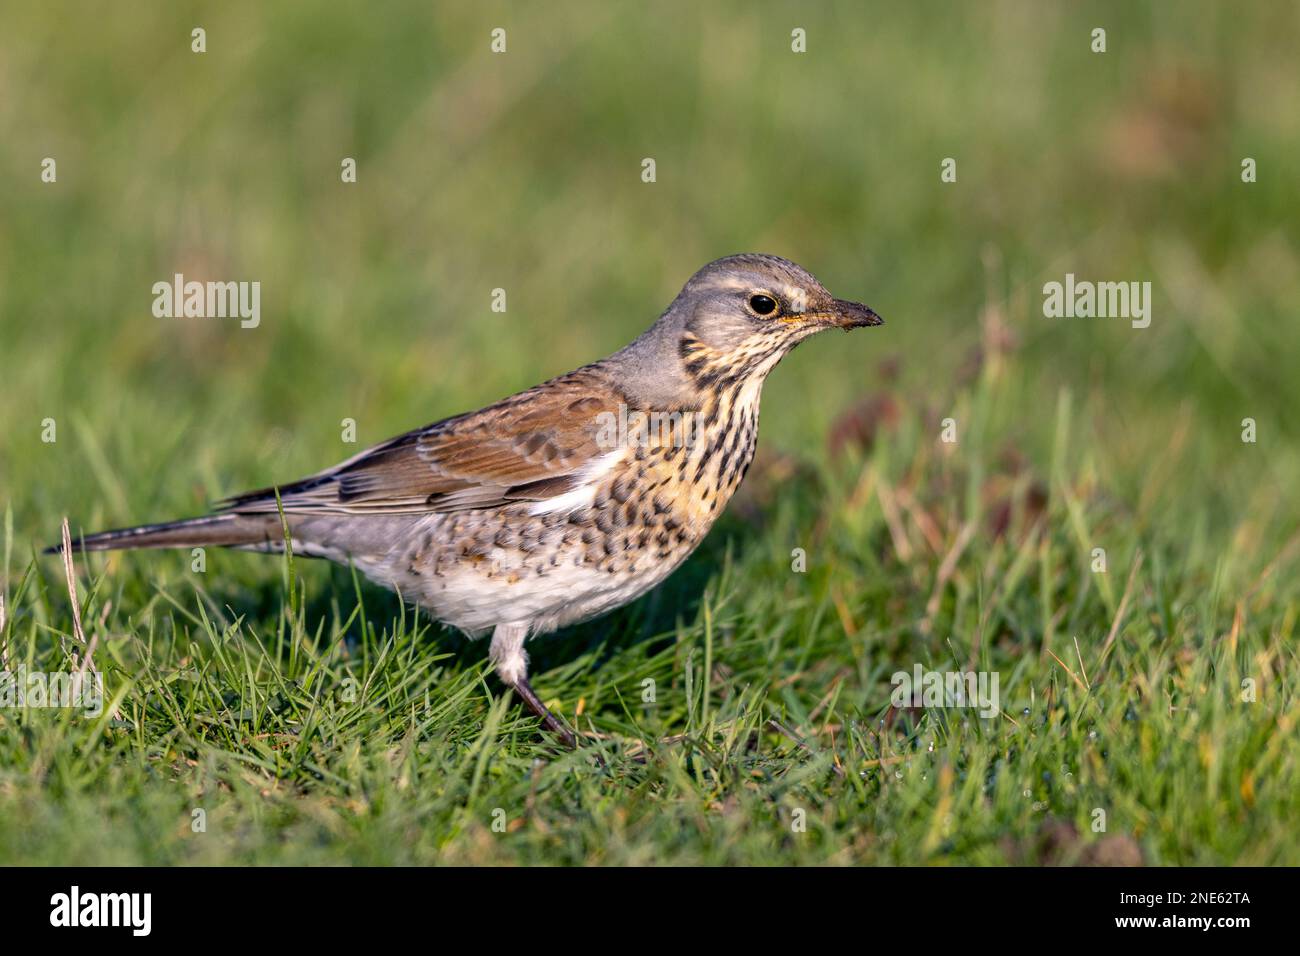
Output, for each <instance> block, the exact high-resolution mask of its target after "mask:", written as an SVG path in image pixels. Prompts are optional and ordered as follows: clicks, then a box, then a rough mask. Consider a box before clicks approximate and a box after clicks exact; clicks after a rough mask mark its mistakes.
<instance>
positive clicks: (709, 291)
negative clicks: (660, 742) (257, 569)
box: [46, 253, 883, 748]
mask: <svg viewBox="0 0 1300 956" xmlns="http://www.w3.org/2000/svg"><path fill="white" fill-rule="evenodd" d="M882 324H883V321H882V319H881V318H880V316H879V315H877V314H876V313H875V312H874V311H872V310H871V309H870V308H868V307H867V306H865V305H862V304H860V303H858V302H852V301H848V300H844V299H837V298H835V297H834V296H832V295H831V294H830V293H829V292H828V291H827V290H826V288H825V287H824V286H823V285H822V284H821V283H820V282H818V281H817V279H815V278H814V277H813V276H812V274H811V273H809V272H807V271H806V270H805V269H803V268H802V267H800V266H798V265H796V264H795V263H794V262H791V261H790V260H788V259H783V258H781V257H779V256H773V255H762V254H756V253H745V254H740V255H733V256H727V257H725V258H721V259H717V260H715V261H713V262H710V263H709V264H708V265H705V266H704V267H703V268H701V269H700V270H699V271H698V272H696V273H695V274H694V275H693V276H691V278H690V279H689V280H688V281H687V282H686V284H685V285H684V286H683V287H682V289H681V291H680V292H679V293H678V295H677V296H676V298H674V299H673V301H672V302H671V304H669V306H668V308H667V309H665V310H664V311H663V313H662V314H660V316H659V318H658V319H657V320H656V321H655V322H654V323H653V324H652V325H651V326H650V327H649V328H648V329H647V330H646V331H645V332H643V333H642V334H641V335H640V336H639V337H637V338H636V339H635V340H634V341H633V342H632V343H631V344H629V345H627V346H625V347H624V348H622V349H620V350H618V351H617V352H615V353H613V354H612V355H610V356H608V357H606V358H603V359H600V360H599V361H596V362H592V363H591V364H589V365H585V366H583V367H581V368H578V369H576V370H575V371H572V372H569V373H567V374H564V375H560V376H559V377H557V378H553V379H551V380H549V381H547V382H545V383H543V384H541V385H537V386H535V387H533V388H530V389H527V390H526V391H522V392H519V393H518V394H515V395H511V396H509V397H507V398H503V399H501V400H500V401H497V402H495V403H493V404H491V405H488V406H486V407H484V408H481V409H479V410H478V411H473V412H468V413H465V414H462V415H456V416H454V417H451V418H446V419H443V420H441V421H438V422H435V423H434V424H431V425H427V426H425V427H423V428H417V429H415V430H413V431H409V432H406V433H405V434H402V435H398V436H397V437H395V438H391V439H389V440H388V441H385V442H382V443H380V444H378V445H375V446H374V447H372V448H369V449H367V450H365V451H363V452H361V453H360V454H357V455H355V456H353V457H351V458H349V459H348V460H346V461H344V462H342V463H340V464H337V465H335V466H334V467H332V468H328V469H326V470H324V471H321V472H318V473H317V474H314V475H311V476H310V477H307V478H303V479H301V480H298V481H293V482H290V483H288V484H282V485H272V486H270V487H267V488H263V489H260V490H257V491H251V492H247V493H244V494H239V495H235V496H233V497H230V498H227V499H225V500H223V501H220V502H217V504H216V505H215V507H214V510H213V511H212V513H210V514H207V515H203V516H200V517H196V518H187V519H183V520H179V521H168V522H164V523H161V524H148V525H142V526H138V527H131V528H124V529H119V530H112V531H102V532H99V533H97V534H90V535H85V536H83V537H80V538H79V539H77V540H76V541H75V542H74V543H73V545H72V547H73V550H74V551H108V550H114V549H125V548H195V547H209V546H212V547H217V546H220V547H226V548H238V549H243V550H250V551H259V552H265V553H283V551H284V549H285V548H286V546H287V547H288V548H289V549H290V550H291V551H292V553H293V554H295V555H304V556H307V557H315V558H325V559H329V560H332V561H335V562H339V563H341V564H345V565H347V564H350V565H352V566H354V567H356V568H357V569H358V570H360V571H361V572H362V573H363V574H364V575H365V576H366V577H368V578H369V579H370V580H372V581H374V582H376V583H377V584H379V585H382V586H384V587H387V588H389V589H391V590H394V591H396V592H397V593H398V594H399V595H401V596H402V597H403V599H404V600H411V601H413V602H414V603H415V604H417V605H418V606H420V607H421V608H423V609H424V610H425V611H427V612H428V613H429V614H430V615H431V616H432V617H434V618H435V619H437V620H438V621H440V622H442V623H443V624H444V625H448V626H450V627H452V628H456V629H459V630H460V631H462V632H463V633H464V634H466V635H467V636H469V637H471V638H478V637H482V636H485V635H487V634H489V633H490V634H491V641H490V644H489V650H488V657H489V660H490V661H491V663H492V665H493V668H494V670H495V672H496V674H497V675H498V676H499V677H500V678H501V680H502V682H503V683H504V684H505V685H507V686H508V687H509V688H511V689H512V690H513V691H514V692H515V694H517V695H518V697H519V698H520V700H521V701H522V703H523V704H524V705H525V706H527V707H528V709H529V710H531V711H532V712H533V714H534V715H535V716H536V717H537V718H538V719H539V721H540V725H541V726H542V727H544V728H545V729H546V730H547V731H549V732H551V733H553V734H554V735H555V736H557V737H558V738H559V739H560V740H561V741H562V742H563V743H564V744H565V745H566V746H567V747H569V748H573V747H575V746H576V745H577V741H576V737H575V736H574V734H573V732H572V731H571V730H570V729H569V727H568V726H567V725H566V724H565V723H564V722H563V721H562V720H560V719H559V718H557V717H556V716H555V715H554V714H552V713H551V711H550V710H549V709H548V708H547V707H546V706H545V704H543V703H542V701H541V700H540V699H539V698H538V696H537V694H536V693H535V692H534V691H533V688H532V686H531V684H530V683H529V680H528V655H527V653H526V652H525V649H524V644H525V641H527V640H528V639H530V638H532V637H535V636H538V635H542V634H548V633H551V632H553V631H556V630H558V629H560V628H563V627H566V626H569V625H572V624H577V623H580V622H583V621H587V620H590V619H592V618H595V617H598V616H600V615H603V614H605V613H608V612H610V611H613V610H615V609H617V608H619V607H622V606H623V605H626V604H628V603H629V602H631V601H633V600H635V599H636V598H638V597H640V596H641V595H643V594H645V593H646V592H647V591H649V590H651V589H652V588H654V587H655V586H656V585H658V584H659V583H660V582H662V581H663V580H664V579H665V578H666V577H668V575H670V574H671V573H672V572H673V571H674V570H675V569H676V568H677V567H679V566H680V565H681V564H682V562H683V561H685V560H686V558H687V557H688V556H689V555H690V554H691V552H692V551H694V550H695V548H696V547H697V546H698V545H699V544H700V542H701V540H703V538H704V537H705V535H706V534H707V533H708V531H709V530H710V528H711V527H712V526H713V524H714V521H715V520H716V519H717V518H718V516H719V514H720V513H721V512H722V510H723V509H724V508H725V506H726V504H727V502H728V501H729V499H730V498H731V496H732V495H733V494H734V492H735V491H736V489H737V487H738V486H739V485H740V483H741V480H742V479H743V478H744V476H745V473H746V471H747V470H748V468H749V465H750V463H751V462H752V461H753V458H754V450H755V447H756V444H757V440H758V415H759V402H760V399H761V396H762V390H763V383H764V381H765V380H766V378H767V376H768V373H769V372H771V371H772V369H773V368H774V367H775V366H776V364H777V363H778V362H779V361H780V360H781V359H782V358H783V357H784V356H785V355H786V354H788V353H789V352H790V350H791V349H793V348H794V347H795V346H796V345H798V344H799V343H800V342H802V341H804V340H805V339H807V338H809V337H811V336H813V335H816V334H817V333H819V332H823V331H826V330H829V329H844V330H851V329H856V328H862V327H868V326H879V325H882ZM61 550H62V546H61V545H55V546H53V547H51V548H48V549H46V553H58V552H59V551H61Z"/></svg>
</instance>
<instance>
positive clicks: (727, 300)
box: [664, 254, 881, 353]
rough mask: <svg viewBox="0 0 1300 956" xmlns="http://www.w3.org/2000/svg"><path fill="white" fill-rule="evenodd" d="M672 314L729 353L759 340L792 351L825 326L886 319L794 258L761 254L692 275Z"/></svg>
mask: <svg viewBox="0 0 1300 956" xmlns="http://www.w3.org/2000/svg"><path fill="white" fill-rule="evenodd" d="M674 313H678V314H679V315H676V316H674ZM669 316H674V318H676V319H679V320H680V321H681V323H682V329H683V331H685V332H688V333H692V334H693V335H694V336H695V337H696V338H698V339H699V340H700V341H702V342H703V343H704V344H705V345H707V346H708V347H710V348H711V349H714V350H716V351H719V352H724V353H725V352H728V351H737V352H740V353H747V352H749V351H750V350H751V349H752V348H753V347H754V346H755V345H757V344H759V343H762V345H763V346H764V347H767V346H772V347H778V348H781V349H783V350H785V351H788V350H789V349H790V348H792V347H793V346H794V345H795V344H797V343H798V342H800V341H802V340H803V339H805V338H807V337H808V336H810V335H812V334H814V333H816V332H820V331H822V330H824V329H853V328H860V327H863V326H868V325H880V324H881V319H880V317H879V316H878V315H876V313H874V312H873V311H871V310H870V309H868V308H867V307H866V306H864V305H859V304H858V303H857V302H848V301H846V300H844V299H837V298H835V297H834V296H833V295H831V294H830V293H829V292H827V291H826V288H825V286H823V285H822V284H821V283H820V282H818V281H817V280H816V278H814V277H813V276H812V275H811V274H810V273H809V272H808V271H807V270H805V269H803V268H801V267H800V266H798V265H795V263H793V262H791V261H790V260H789V259H782V258H780V257H779V256H764V255H757V254H746V255H739V256H728V257H727V258H725V259H718V260H716V261H714V262H710V263H709V264H708V265H707V266H705V267H704V268H703V269H701V270H700V271H699V272H697V273H695V275H693V276H691V278H690V281H689V282H687V283H686V285H685V286H684V287H683V288H682V291H681V292H680V293H679V294H678V296H677V298H676V299H675V300H674V301H673V304H672V305H671V306H670V307H669V309H668V312H667V313H665V316H664V317H665V318H668V317H669Z"/></svg>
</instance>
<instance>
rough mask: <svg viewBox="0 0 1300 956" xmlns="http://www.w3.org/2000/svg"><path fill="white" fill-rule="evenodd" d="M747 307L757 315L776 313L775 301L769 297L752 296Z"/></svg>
mask: <svg viewBox="0 0 1300 956" xmlns="http://www.w3.org/2000/svg"><path fill="white" fill-rule="evenodd" d="M749 307H750V308H751V309H753V310H754V311H755V312H757V313H758V314H759V315H771V314H772V313H773V312H775V311H776V300H775V299H773V298H772V297H771V296H770V295H752V296H750V297H749Z"/></svg>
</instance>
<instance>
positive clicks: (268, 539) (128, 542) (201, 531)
mask: <svg viewBox="0 0 1300 956" xmlns="http://www.w3.org/2000/svg"><path fill="white" fill-rule="evenodd" d="M283 540H284V535H283V532H282V531H281V526H280V516H279V515H278V514H270V515H262V514H257V515H250V514H215V515H206V516H204V517H202V518H186V519H184V520H183V521H167V522H164V523H162V524H145V525H140V526H139V527H136V528H121V529H119V530H117V531H100V532H99V533H98V534H89V535H86V536H85V537H82V538H73V539H72V550H73V551H116V550H119V549H123V548H200V547H225V548H238V547H258V546H262V547H265V548H266V549H268V550H269V549H270V548H271V547H272V546H273V545H274V543H275V542H277V541H281V542H282V541H283ZM62 550H63V546H62V545H61V544H56V545H53V546H52V547H49V548H46V549H45V553H46V554H57V553H59V552H60V551H62Z"/></svg>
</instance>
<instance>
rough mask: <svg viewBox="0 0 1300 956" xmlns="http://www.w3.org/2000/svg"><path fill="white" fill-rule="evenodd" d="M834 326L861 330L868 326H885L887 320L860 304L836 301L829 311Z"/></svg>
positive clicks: (843, 300)
mask: <svg viewBox="0 0 1300 956" xmlns="http://www.w3.org/2000/svg"><path fill="white" fill-rule="evenodd" d="M829 313H830V318H831V321H832V323H833V324H834V325H836V326H837V327H839V328H841V329H845V330H848V329H861V328H865V327H866V326H868V325H884V324H885V320H884V319H882V318H881V317H880V316H878V315H876V313H874V312H872V311H871V310H870V309H868V308H867V307H866V306H865V305H862V304H861V303H860V302H849V301H847V300H846V299H836V300H835V301H834V303H833V304H832V305H831V308H830V309H829Z"/></svg>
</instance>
